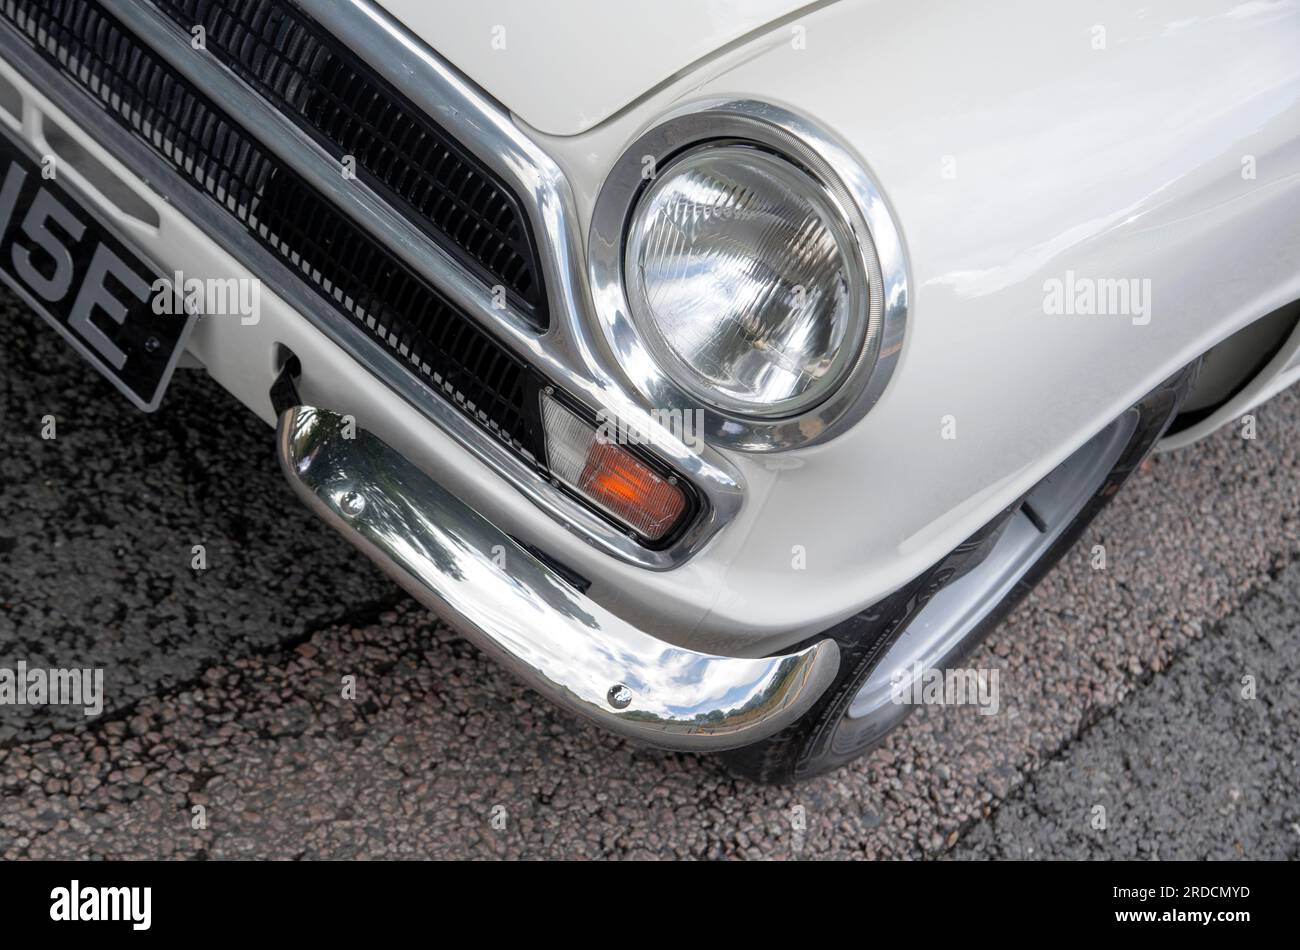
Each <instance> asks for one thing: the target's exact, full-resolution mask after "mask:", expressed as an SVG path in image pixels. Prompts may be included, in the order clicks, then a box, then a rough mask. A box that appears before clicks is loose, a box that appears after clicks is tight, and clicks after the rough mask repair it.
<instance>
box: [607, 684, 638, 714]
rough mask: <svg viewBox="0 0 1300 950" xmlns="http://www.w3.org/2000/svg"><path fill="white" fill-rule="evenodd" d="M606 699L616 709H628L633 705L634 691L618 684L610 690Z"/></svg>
mask: <svg viewBox="0 0 1300 950" xmlns="http://www.w3.org/2000/svg"><path fill="white" fill-rule="evenodd" d="M605 698H606V699H608V700H609V704H610V705H611V706H613V707H614V708H615V709H627V707H628V706H630V705H631V704H632V690H630V689H628V688H627V687H626V686H624V685H623V684H622V683H618V684H616V685H614V686H611V687H610V688H609V694H608V695H607V696H606V697H605Z"/></svg>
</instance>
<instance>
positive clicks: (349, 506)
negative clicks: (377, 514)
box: [339, 491, 366, 518]
mask: <svg viewBox="0 0 1300 950" xmlns="http://www.w3.org/2000/svg"><path fill="white" fill-rule="evenodd" d="M339 508H340V509H342V511H343V514H344V515H346V516H347V517H349V518H355V517H356V516H357V515H359V514H361V512H363V511H365V510H366V499H365V498H364V497H362V496H361V495H360V494H359V493H357V492H354V491H350V492H348V493H346V494H345V495H344V496H343V497H342V498H340V499H339Z"/></svg>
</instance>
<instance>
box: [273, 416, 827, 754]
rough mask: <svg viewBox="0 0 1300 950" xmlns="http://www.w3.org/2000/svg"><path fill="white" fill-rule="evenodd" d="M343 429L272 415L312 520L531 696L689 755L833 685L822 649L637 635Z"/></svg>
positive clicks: (362, 434) (333, 421) (359, 433)
mask: <svg viewBox="0 0 1300 950" xmlns="http://www.w3.org/2000/svg"><path fill="white" fill-rule="evenodd" d="M344 429H345V420H344V418H343V417H342V416H340V415H337V414H335V413H333V412H329V411H328V410H324V409H316V408H312V407H310V406H296V407H293V408H290V409H287V410H285V411H284V412H283V413H282V414H281V416H280V427H279V453H280V464H281V466H282V467H283V469H284V473H285V475H286V476H287V477H288V479H289V482H290V484H291V485H292V486H293V488H294V491H295V492H296V493H297V494H298V495H299V497H301V498H302V499H303V501H305V502H306V503H307V505H308V506H309V507H310V508H311V509H312V510H313V511H315V512H316V513H317V514H318V515H320V517H321V518H323V519H324V520H325V521H326V522H328V523H329V524H330V525H332V526H333V527H334V528H335V529H336V530H337V531H339V532H340V533H341V534H342V535H343V536H344V537H346V538H347V539H348V540H349V541H351V542H352V543H353V544H354V545H356V546H357V547H358V548H360V549H361V550H362V551H363V552H365V553H366V555H368V556H369V557H370V558H371V559H373V560H374V561H375V562H376V563H378V564H379V565H380V566H381V567H383V568H384V570H385V571H387V572H388V574H389V575H391V576H392V577H393V579H394V580H396V581H397V582H398V583H399V584H401V585H402V586H403V587H404V588H406V590H407V591H409V592H410V593H411V594H412V595H413V596H414V597H416V598H417V599H418V600H420V601H421V602H422V603H423V604H425V605H426V606H428V607H429V608H430V609H432V610H433V611H435V612H436V613H437V614H438V615H439V616H440V617H441V618H442V619H443V620H445V621H447V622H448V623H450V624H452V625H453V626H454V627H456V628H457V629H458V630H460V631H461V632H462V633H464V634H465V635H466V636H467V637H469V638H470V639H471V640H473V641H474V643H476V644H477V645H478V646H479V647H481V648H482V649H484V650H486V651H487V652H488V653H490V654H492V655H493V656H495V657H497V658H498V659H499V660H501V661H502V662H503V663H505V664H506V666H508V667H509V668H510V669H512V670H514V671H515V672H516V673H517V674H518V675H519V676H520V677H521V678H522V679H523V680H524V681H525V682H527V683H528V684H529V685H530V686H532V687H533V688H534V689H536V690H538V691H539V692H541V693H543V694H545V695H546V696H548V697H550V698H551V699H552V700H554V701H555V702H557V703H559V704H560V705H561V706H564V707H565V708H566V709H570V710H573V711H574V712H577V713H580V714H581V715H584V716H586V717H587V718H589V719H592V720H594V721H595V722H596V723H598V724H599V725H601V726H604V727H605V728H607V729H610V730H612V731H614V732H617V733H620V734H622V735H625V736H628V737H630V738H633V739H639V740H642V741H644V742H648V743H650V744H652V745H656V746H661V747H664V748H672V749H683V750H691V751H707V750H717V749H727V748H733V747H736V746H742V745H747V744H748V743H751V742H754V741H757V740H759V739H762V738H764V737H766V736H769V735H771V734H772V733H774V732H777V731H778V730H780V729H781V728H783V727H784V726H786V725H788V724H789V723H791V722H793V721H794V720H795V719H797V718H798V717H799V716H800V715H802V714H803V713H804V712H806V711H807V710H808V709H809V707H811V706H812V704H813V703H814V702H815V701H816V700H817V698H818V697H819V696H820V695H821V694H822V692H823V691H824V690H825V689H826V687H827V686H828V685H829V684H830V682H831V680H832V679H833V678H834V676H835V672H836V669H837V667H838V665H839V649H838V647H837V646H836V644H835V642H834V641H832V640H823V641H822V642H820V643H817V644H815V645H814V646H811V647H808V648H807V649H805V650H802V651H800V652H798V653H791V654H788V655H783V656H776V657H769V658H765V659H745V658H739V657H722V656H709V655H707V654H703V653H696V652H694V651H691V650H683V649H681V648H679V647H675V646H672V645H671V644H668V643H665V642H663V641H661V640H658V639H656V638H654V637H652V636H649V635H647V634H645V633H643V632H642V631H640V630H637V629H636V628H634V627H632V626H631V625H629V624H627V623H625V622H623V621H622V620H620V619H619V618H618V617H616V616H614V615H613V614H611V613H610V612H609V611H607V610H605V609H604V608H603V607H600V606H599V605H597V604H596V603H594V602H593V601H591V600H590V599H588V598H587V597H585V596H584V595H583V594H581V593H579V592H578V591H577V590H575V589H574V588H573V587H572V586H570V585H569V584H568V583H567V582H566V581H564V580H563V579H562V578H561V577H560V576H559V575H558V574H557V573H556V572H555V571H553V570H552V569H551V568H550V567H548V566H547V565H546V564H544V563H542V562H541V561H539V560H538V559H537V558H535V557H533V555H532V554H530V553H529V552H528V551H527V550H525V549H524V548H523V547H522V546H521V545H519V544H518V543H517V542H515V541H514V540H513V539H512V538H510V537H509V536H508V535H506V534H505V533H504V532H502V531H501V530H499V529H498V528H496V527H495V526H494V525H492V524H491V523H489V522H488V521H487V520H486V519H484V518H483V517H482V516H481V515H479V514H478V513H477V512H475V511H474V510H472V509H471V508H470V507H469V506H467V505H465V504H464V503H463V502H461V501H460V500H459V499H458V498H456V497H454V496H453V495H451V494H450V493H449V492H447V491H446V490H445V489H443V488H442V487H441V486H440V485H438V484H437V483H435V482H434V481H433V480H432V479H431V478H429V476H427V475H425V474H424V473H423V472H421V471H420V470H419V469H417V468H416V467H415V466H414V465H412V464H411V463H410V462H408V461H407V460H406V459H405V458H404V457H402V456H401V455H400V454H399V453H397V452H396V451H395V450H393V449H392V448H390V447H389V446H388V445H387V444H385V443H384V442H383V441H382V440H380V439H379V438H377V437H376V436H374V435H372V434H371V433H369V432H366V431H364V430H362V429H357V430H356V431H355V434H354V435H353V437H352V438H346V437H345V433H344Z"/></svg>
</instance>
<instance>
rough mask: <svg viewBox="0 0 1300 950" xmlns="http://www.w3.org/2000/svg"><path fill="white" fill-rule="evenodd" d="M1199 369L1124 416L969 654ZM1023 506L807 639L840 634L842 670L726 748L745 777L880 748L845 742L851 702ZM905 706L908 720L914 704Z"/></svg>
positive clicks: (1170, 413) (818, 766) (1090, 510)
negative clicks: (785, 713)
mask: <svg viewBox="0 0 1300 950" xmlns="http://www.w3.org/2000/svg"><path fill="white" fill-rule="evenodd" d="M1199 366H1200V361H1199V360H1198V361H1196V362H1195V363H1193V364H1191V365H1190V366H1187V367H1185V368H1184V369H1182V370H1181V371H1179V372H1178V373H1176V374H1174V375H1173V376H1172V377H1170V378H1169V379H1167V380H1166V381H1165V382H1163V383H1161V384H1160V385H1159V386H1158V387H1156V388H1155V389H1154V390H1152V391H1151V392H1150V393H1148V394H1147V395H1146V396H1145V397H1143V398H1142V399H1141V400H1139V401H1138V403H1137V404H1136V405H1134V406H1133V407H1132V409H1130V410H1128V411H1127V412H1126V413H1125V414H1124V415H1129V414H1135V415H1136V424H1135V425H1134V427H1133V429H1132V432H1131V435H1130V436H1129V439H1128V442H1127V444H1126V445H1125V446H1124V448H1123V449H1122V451H1121V453H1120V455H1119V457H1118V461H1117V462H1116V463H1115V465H1114V467H1113V468H1111V469H1110V471H1109V474H1107V475H1106V477H1105V479H1104V480H1103V481H1102V482H1101V485H1100V487H1099V488H1098V489H1097V490H1096V492H1095V493H1094V494H1093V495H1092V496H1091V498H1090V499H1089V500H1088V501H1087V502H1086V503H1085V504H1084V505H1083V507H1082V508H1081V509H1080V510H1079V512H1078V514H1077V515H1075V517H1074V518H1073V520H1072V521H1070V522H1069V524H1068V526H1067V527H1066V528H1065V530H1064V531H1063V532H1062V533H1061V534H1060V535H1059V536H1058V537H1057V539H1056V540H1055V541H1054V542H1053V543H1052V544H1051V546H1050V547H1048V548H1046V550H1045V551H1044V552H1043V553H1042V554H1041V556H1039V558H1038V559H1037V560H1036V561H1035V562H1034V563H1033V564H1032V565H1031V566H1030V567H1029V569H1028V570H1027V572H1026V573H1025V574H1024V576H1023V577H1021V579H1020V580H1019V581H1017V582H1016V584H1015V586H1014V587H1012V588H1011V590H1010V592H1009V593H1008V594H1007V595H1006V596H1005V597H1003V598H1002V600H1001V601H1000V602H998V603H997V604H996V605H995V606H994V607H993V608H992V610H991V611H990V612H989V613H988V615H987V616H985V617H984V619H983V620H981V621H980V623H979V624H978V626H977V627H976V628H975V630H974V633H973V634H972V635H971V636H970V637H969V639H968V640H966V641H965V643H964V648H965V650H966V651H969V650H971V649H973V648H974V647H975V646H976V645H977V644H978V643H979V642H980V641H981V640H983V639H984V637H986V636H987V635H988V633H989V632H990V631H991V630H992V629H993V628H994V627H996V626H997V625H998V624H999V623H1000V622H1001V621H1002V619H1003V618H1004V617H1005V616H1006V615H1007V614H1008V613H1009V612H1010V611H1011V610H1012V609H1013V608H1014V607H1015V606H1016V604H1018V603H1019V602H1020V600H1021V599H1022V598H1024V596H1025V595H1026V594H1028V593H1029V591H1030V590H1032V589H1033V588H1034V586H1035V585H1036V584H1037V583H1038V582H1039V581H1040V580H1041V579H1042V578H1043V576H1044V575H1046V574H1047V572H1048V571H1050V570H1051V569H1052V567H1053V565H1055V564H1056V562H1057V561H1058V560H1059V559H1060V558H1061V556H1062V555H1063V554H1064V553H1065V552H1066V551H1068V550H1069V549H1070V548H1071V547H1072V546H1073V545H1074V543H1075V541H1077V540H1078V538H1079V535H1080V534H1081V533H1082V532H1083V530H1084V529H1085V528H1086V527H1087V526H1088V524H1089V523H1090V522H1091V521H1092V520H1093V518H1095V517H1096V516H1097V514H1098V513H1099V512H1100V511H1101V510H1102V508H1104V507H1105V506H1106V504H1107V502H1109V501H1110V499H1111V498H1112V497H1114V495H1115V493H1116V492H1118V491H1119V489H1120V487H1121V486H1122V485H1123V484H1124V482H1125V480H1127V479H1128V477H1129V475H1131V474H1132V473H1133V472H1134V471H1135V470H1136V469H1137V468H1138V466H1140V465H1141V464H1142V462H1143V460H1144V459H1145V458H1146V456H1147V454H1148V453H1149V452H1150V451H1151V449H1152V448H1153V447H1154V446H1155V444H1156V442H1157V441H1158V440H1159V438H1160V436H1161V435H1162V434H1163V433H1164V431H1165V430H1166V429H1167V428H1168V427H1169V424H1170V423H1171V422H1172V421H1173V419H1174V416H1175V415H1176V414H1177V412H1178V407H1179V406H1180V405H1181V404H1182V402H1183V399H1184V398H1185V397H1186V396H1187V394H1188V392H1190V391H1191V388H1192V386H1193V384H1194V383H1195V381H1196V373H1197V370H1198V369H1199ZM1018 507H1019V502H1017V503H1016V504H1015V505H1012V506H1011V507H1010V508H1008V509H1006V510H1005V511H1003V512H1002V513H1001V514H1000V515H999V516H998V517H997V518H995V519H994V520H993V521H992V522H990V523H989V524H988V525H986V526H985V527H984V528H982V529H981V530H980V531H978V532H976V534H975V535H974V536H972V537H971V538H969V539H967V540H966V541H965V542H963V543H962V544H961V545H959V546H958V547H957V549H956V550H954V551H953V552H952V553H951V554H949V555H948V556H947V557H946V558H944V559H943V560H942V561H941V562H939V563H938V564H936V565H935V566H934V567H932V568H931V569H930V570H928V571H926V572H925V573H924V574H922V575H921V576H920V577H918V578H916V579H915V580H913V581H911V582H910V583H909V584H907V585H905V586H904V587H903V588H901V589H900V590H898V591H896V592H895V593H893V594H891V595H890V596H889V597H886V598H885V599H884V600H883V601H880V602H879V603H877V604H874V605H873V606H871V607H868V608H867V609H866V610H864V611H862V612H861V613H858V614H855V615H854V616H852V617H850V618H849V619H848V620H845V621H843V622H842V623H840V624H837V625H836V626H834V627H832V628H831V629H830V630H827V631H826V632H824V633H821V634H818V635H817V636H814V637H810V638H809V639H808V640H807V641H806V643H807V644H811V643H814V642H816V641H818V640H822V639H825V638H826V637H832V638H834V639H835V640H836V641H837V642H838V643H839V646H840V671H839V675H838V676H837V678H836V680H835V682H834V683H833V684H832V685H831V687H830V688H829V689H828V690H827V691H826V695H825V696H823V697H822V699H821V700H820V701H819V702H818V703H817V705H816V706H814V707H813V708H812V709H811V710H810V711H809V712H808V714H807V715H805V716H804V717H803V718H802V719H800V720H799V721H798V722H796V723H794V724H793V725H791V726H789V727H787V728H786V729H784V730H782V731H781V732H779V733H777V734H776V735H775V736H772V737H770V738H768V739H765V740H763V741H762V742H758V743H755V744H754V745H751V746H746V747H744V748H742V749H734V750H732V751H730V752H725V753H722V757H723V759H724V760H725V761H726V763H727V765H728V766H729V767H730V768H731V769H732V770H733V771H734V772H736V773H738V774H740V775H741V776H743V777H745V778H749V779H752V780H754V781H758V782H764V783H770V784H784V783H789V782H793V781H799V780H802V779H805V778H810V777H812V776H814V775H819V774H821V773H823V772H828V771H830V770H832V769H836V768H839V767H840V766H842V765H844V764H846V763H848V762H850V761H852V760H853V759H856V758H858V757H859V756H861V755H863V754H864V753H866V752H868V751H870V750H871V749H872V748H874V747H875V746H877V745H879V743H880V742H881V741H882V740H883V739H884V736H885V735H886V734H887V732H885V733H879V734H869V735H863V736H854V737H853V738H852V741H847V742H846V741H845V740H844V736H843V734H842V732H843V730H842V729H841V724H842V723H843V722H844V721H845V717H846V713H847V710H848V708H849V704H850V703H851V702H852V701H853V699H854V697H855V696H857V694H858V691H859V689H860V688H861V686H862V684H863V683H865V682H866V680H867V677H868V676H870V674H871V672H872V670H874V669H875V667H876V665H877V664H878V663H879V661H880V660H881V659H882V658H883V657H884V656H885V654H886V652H887V651H888V650H889V648H890V646H891V645H892V644H893V643H894V642H895V640H897V639H898V637H899V636H900V635H901V634H902V632H903V631H904V630H905V629H906V628H907V625H908V624H909V623H910V622H911V621H912V619H913V618H914V617H915V616H916V615H917V613H918V612H919V611H920V610H921V608H922V607H924V606H925V605H926V604H927V603H928V602H929V601H930V599H931V598H932V597H933V596H934V595H935V594H936V593H938V592H939V591H940V590H942V589H943V588H944V587H945V586H946V585H947V584H949V583H951V582H952V581H953V580H955V579H956V578H958V577H960V576H962V575H963V574H965V573H966V572H967V571H970V570H971V569H973V568H974V567H975V566H976V565H978V564H979V563H980V562H981V561H982V560H983V559H984V556H985V555H986V554H987V553H988V551H989V550H990V548H991V547H992V546H993V544H994V543H995V542H996V541H997V539H998V536H999V534H1000V532H1001V531H1002V529H1003V527H1004V526H1005V524H1006V522H1007V519H1008V518H1009V517H1010V516H1011V515H1012V514H1013V513H1014V512H1015V511H1016V510H1017V508H1018ZM899 708H900V714H899V721H901V719H902V718H903V717H904V716H905V714H906V711H907V710H908V709H909V708H910V707H906V706H901V707H899ZM894 725H897V723H894ZM891 728H892V726H891ZM837 740H838V741H837Z"/></svg>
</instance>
